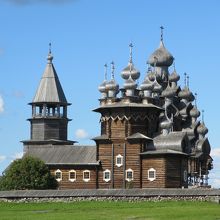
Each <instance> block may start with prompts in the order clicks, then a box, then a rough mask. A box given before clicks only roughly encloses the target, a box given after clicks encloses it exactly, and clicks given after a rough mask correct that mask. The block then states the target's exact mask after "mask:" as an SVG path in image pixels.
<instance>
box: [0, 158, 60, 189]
mask: <svg viewBox="0 0 220 220" xmlns="http://www.w3.org/2000/svg"><path fill="white" fill-rule="evenodd" d="M57 186H58V184H57V181H56V179H55V177H54V176H52V175H51V174H50V171H49V169H48V167H47V166H46V164H45V163H44V162H43V161H41V160H40V159H38V158H34V157H30V156H25V157H23V158H22V159H17V160H15V161H13V162H12V163H11V164H10V165H9V167H8V168H7V169H6V171H5V172H4V174H3V176H2V177H1V179H0V190H25V189H55V188H57Z"/></svg>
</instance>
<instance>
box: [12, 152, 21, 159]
mask: <svg viewBox="0 0 220 220" xmlns="http://www.w3.org/2000/svg"><path fill="white" fill-rule="evenodd" d="M22 157H23V152H18V153H15V154H14V155H13V158H14V159H20V158H22Z"/></svg>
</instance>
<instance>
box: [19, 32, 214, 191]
mask: <svg viewBox="0 0 220 220" xmlns="http://www.w3.org/2000/svg"><path fill="white" fill-rule="evenodd" d="M129 46H130V59H129V62H128V65H127V66H126V67H125V68H124V69H123V70H122V72H121V76H122V78H123V79H124V84H123V86H122V87H121V88H119V85H118V84H117V82H116V80H115V79H114V63H113V62H112V63H111V79H110V80H107V76H106V75H107V73H106V72H107V70H106V72H105V78H104V81H103V83H102V84H101V85H100V86H99V91H100V93H101V98H100V99H99V100H100V105H99V107H98V108H97V109H95V110H94V111H95V112H98V113H100V115H101V119H100V127H101V134H100V135H99V136H97V137H94V138H93V140H94V141H95V144H96V145H94V146H83V145H75V142H74V141H70V140H68V137H67V129H68V122H69V121H70V120H69V119H68V114H67V110H68V106H69V105H70V103H69V102H68V101H67V99H66V97H65V94H64V92H63V89H62V86H61V84H60V81H59V78H58V75H57V73H56V70H55V68H54V65H53V62H52V60H53V56H52V54H51V51H49V54H48V58H47V61H48V62H47V65H46V69H45V71H44V73H43V76H42V78H41V81H40V84H39V87H38V89H37V92H36V95H35V96H34V98H33V101H32V102H31V103H29V104H30V105H31V107H32V117H31V118H30V119H28V120H29V121H30V125H31V131H30V133H31V136H30V140H25V141H23V144H24V154H25V155H31V156H34V157H38V158H40V159H41V160H43V161H44V162H45V163H46V164H47V165H48V167H49V169H50V171H51V173H52V174H53V175H55V177H56V179H57V181H58V182H59V188H60V189H97V188H100V189H114V188H121V189H123V188H124V189H128V188H182V187H189V186H190V187H191V186H194V187H196V186H207V185H208V173H209V170H210V169H212V158H211V157H210V144H209V141H208V138H207V137H206V134H207V132H208V129H207V128H206V126H205V124H204V120H202V121H200V120H198V117H199V116H200V112H199V110H198V109H197V105H196V95H193V93H192V92H191V91H190V88H189V83H188V80H187V76H185V85H184V87H183V88H181V87H180V86H179V85H178V81H179V79H180V76H179V75H178V74H177V72H176V70H175V67H174V68H173V71H171V73H170V71H169V67H170V66H171V65H172V64H173V61H174V57H173V56H172V55H171V53H170V52H169V51H168V50H167V49H166V48H165V46H164V42H163V29H162V28H161V40H160V44H159V47H158V49H156V50H155V51H154V52H153V53H152V55H150V57H149V59H148V61H147V62H148V64H149V68H148V71H147V73H146V76H145V78H144V81H143V82H142V83H141V84H140V86H138V85H137V80H138V78H139V77H140V72H139V71H138V70H137V69H136V68H135V66H134V64H133V60H132V47H133V46H132V44H130V45H129ZM106 68H107V66H106ZM119 92H120V93H121V95H118V93H119ZM97 123H98V122H97ZM94 126H95V125H94Z"/></svg>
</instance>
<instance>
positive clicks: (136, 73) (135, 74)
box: [121, 62, 140, 80]
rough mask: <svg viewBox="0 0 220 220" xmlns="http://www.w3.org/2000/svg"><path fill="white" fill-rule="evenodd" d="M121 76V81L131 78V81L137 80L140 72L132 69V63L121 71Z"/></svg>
mask: <svg viewBox="0 0 220 220" xmlns="http://www.w3.org/2000/svg"><path fill="white" fill-rule="evenodd" d="M121 76H122V78H123V79H128V78H129V77H130V76H131V78H132V79H133V80H137V79H138V78H139V77H140V72H139V70H137V69H136V68H135V67H134V65H133V63H131V62H129V63H128V66H127V67H125V68H124V69H123V70H122V72H121Z"/></svg>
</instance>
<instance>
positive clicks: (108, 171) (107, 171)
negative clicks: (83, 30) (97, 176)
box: [103, 169, 111, 182]
mask: <svg viewBox="0 0 220 220" xmlns="http://www.w3.org/2000/svg"><path fill="white" fill-rule="evenodd" d="M106 173H109V178H105V174H106ZM103 180H104V181H105V182H109V181H110V180H111V171H110V170H108V169H106V170H105V171H104V172H103Z"/></svg>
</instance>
